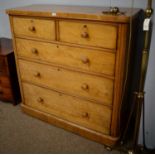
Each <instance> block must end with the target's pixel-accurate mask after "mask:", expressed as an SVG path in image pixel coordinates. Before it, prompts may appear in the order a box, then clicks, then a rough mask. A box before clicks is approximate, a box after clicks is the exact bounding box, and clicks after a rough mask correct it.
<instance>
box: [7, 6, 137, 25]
mask: <svg viewBox="0 0 155 155" xmlns="http://www.w3.org/2000/svg"><path fill="white" fill-rule="evenodd" d="M108 11H109V8H108V7H107V8H105V7H96V6H69V5H53V4H47V5H43V4H40V5H30V6H24V7H18V8H12V9H8V10H7V11H6V12H7V13H8V14H9V15H23V16H40V17H53V18H71V19H84V20H98V21H107V22H118V23H128V22H129V21H130V17H135V16H136V15H137V14H138V12H139V9H130V8H120V12H121V14H120V15H113V14H107V13H105V12H108Z"/></svg>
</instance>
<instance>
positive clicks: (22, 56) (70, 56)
mask: <svg viewBox="0 0 155 155" xmlns="http://www.w3.org/2000/svg"><path fill="white" fill-rule="evenodd" d="M107 10H108V8H103V7H81V6H58V5H32V6H28V7H20V8H15V9H9V10H7V13H8V14H9V15H10V23H11V29H12V35H13V39H14V50H15V56H16V64H17V69H18V70H17V71H18V77H19V79H20V81H19V82H20V88H21V94H22V100H23V101H22V102H23V104H22V107H23V111H24V112H26V113H28V114H30V115H32V116H35V117H37V118H39V119H41V120H44V121H47V122H49V123H52V124H55V125H57V126H59V127H63V128H65V129H67V130H69V131H72V132H74V133H78V134H80V135H82V136H84V137H87V138H89V139H92V140H95V141H97V142H100V143H102V144H106V145H110V146H112V145H114V144H116V142H117V141H118V139H119V137H120V135H121V131H120V127H121V126H122V124H121V122H120V116H121V108H122V98H123V88H124V82H125V79H124V75H125V72H126V71H125V66H126V65H127V57H126V56H127V52H128V50H127V49H128V39H129V24H130V21H131V17H132V20H136V18H137V17H138V15H139V14H138V13H139V10H138V9H133V10H132V12H131V9H122V8H120V11H121V13H122V14H119V15H112V14H104V13H103V11H107ZM133 23H134V22H133ZM133 26H135V27H136V25H133ZM132 41H133V40H132ZM129 52H130V51H129ZM74 109H75V110H74Z"/></svg>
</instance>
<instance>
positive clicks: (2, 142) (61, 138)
mask: <svg viewBox="0 0 155 155" xmlns="http://www.w3.org/2000/svg"><path fill="white" fill-rule="evenodd" d="M0 153H75V154H76V153H94V154H98V153H107V154H109V153H119V152H118V151H115V150H113V151H109V152H108V151H107V150H105V149H104V146H103V145H101V144H98V143H96V142H93V141H90V140H88V139H85V138H83V137H81V136H78V135H76V134H73V133H71V132H68V131H65V130H64V129H61V128H57V127H55V126H52V125H50V124H48V123H45V122H43V121H40V120H38V119H36V118H33V117H30V116H28V115H26V114H24V113H23V112H22V111H21V109H20V105H18V106H13V105H12V104H10V103H3V102H0Z"/></svg>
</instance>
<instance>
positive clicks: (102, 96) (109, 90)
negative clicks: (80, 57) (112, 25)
mask: <svg viewBox="0 0 155 155" xmlns="http://www.w3.org/2000/svg"><path fill="white" fill-rule="evenodd" d="M18 61H19V62H18V63H19V69H20V73H21V79H22V80H24V81H28V82H33V83H35V84H39V85H42V86H46V87H49V88H51V89H54V90H57V91H62V92H66V93H69V94H73V95H76V96H80V97H83V98H86V99H88V100H94V101H96V102H97V103H98V102H99V103H101V104H105V105H112V96H113V80H110V79H106V78H101V77H97V76H91V75H87V74H81V73H79V72H73V71H70V70H65V69H62V68H59V67H57V68H56V67H52V66H47V65H42V64H38V63H34V62H28V61H24V60H18Z"/></svg>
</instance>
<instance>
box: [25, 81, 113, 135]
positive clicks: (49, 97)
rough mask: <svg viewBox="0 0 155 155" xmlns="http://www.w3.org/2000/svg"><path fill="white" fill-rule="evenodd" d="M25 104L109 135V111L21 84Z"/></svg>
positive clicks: (59, 94) (89, 103)
mask: <svg viewBox="0 0 155 155" xmlns="http://www.w3.org/2000/svg"><path fill="white" fill-rule="evenodd" d="M23 92H24V98H25V104H26V105H28V106H30V107H33V108H35V109H38V110H40V111H42V112H45V113H49V114H52V115H55V116H57V117H59V118H62V119H65V120H67V121H70V122H73V123H75V124H77V125H80V126H83V127H86V128H89V129H92V130H95V131H99V132H101V133H105V134H109V131H110V121H111V110H110V109H109V108H108V107H105V106H103V105H99V104H94V103H91V102H88V101H84V100H80V99H78V98H75V97H71V96H68V95H64V94H61V93H58V92H55V91H51V90H48V89H44V88H41V87H38V86H35V85H30V84H27V83H23Z"/></svg>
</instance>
